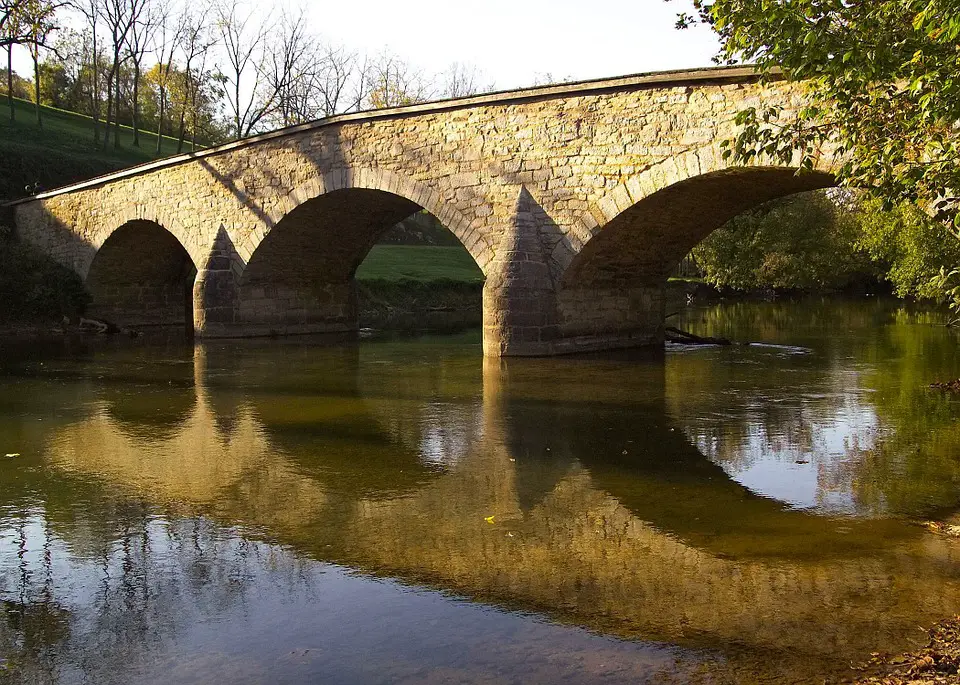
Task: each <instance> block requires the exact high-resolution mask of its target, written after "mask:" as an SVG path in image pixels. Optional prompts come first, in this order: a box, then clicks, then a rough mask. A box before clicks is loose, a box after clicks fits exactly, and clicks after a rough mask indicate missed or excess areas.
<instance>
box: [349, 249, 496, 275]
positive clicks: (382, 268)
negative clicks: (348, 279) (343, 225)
mask: <svg viewBox="0 0 960 685" xmlns="http://www.w3.org/2000/svg"><path fill="white" fill-rule="evenodd" d="M357 280H359V281H391V282H399V281H415V282H421V283H429V282H437V281H448V282H451V281H452V282H456V283H474V284H477V283H482V282H483V273H482V272H481V271H480V269H479V267H478V266H477V265H476V263H475V262H474V261H473V257H471V256H470V253H469V252H467V251H466V250H465V249H464V248H462V247H438V246H434V245H374V246H373V249H372V250H370V254H368V255H367V258H366V259H364V260H363V263H362V264H361V265H360V268H359V269H357Z"/></svg>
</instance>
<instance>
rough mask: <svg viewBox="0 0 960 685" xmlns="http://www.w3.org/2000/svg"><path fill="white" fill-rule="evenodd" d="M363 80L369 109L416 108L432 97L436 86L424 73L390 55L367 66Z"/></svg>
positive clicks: (382, 56)
mask: <svg viewBox="0 0 960 685" xmlns="http://www.w3.org/2000/svg"><path fill="white" fill-rule="evenodd" d="M362 80H363V89H364V93H365V95H364V97H363V102H364V104H365V105H366V107H367V108H368V109H385V108H387V107H404V106H406V105H414V104H416V103H418V102H424V101H426V100H428V99H429V98H430V97H431V95H432V94H433V85H432V84H431V83H430V81H429V80H428V79H427V78H426V77H425V76H424V75H423V73H422V72H420V71H418V70H417V69H414V68H413V67H412V66H411V65H410V64H408V63H407V62H405V61H403V60H402V59H400V58H399V57H397V56H396V55H393V54H390V53H389V52H382V53H381V54H380V55H378V56H377V57H376V58H374V60H373V61H372V62H368V63H367V64H366V65H365V68H364V70H363V79H362Z"/></svg>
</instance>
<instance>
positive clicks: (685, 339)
mask: <svg viewBox="0 0 960 685" xmlns="http://www.w3.org/2000/svg"><path fill="white" fill-rule="evenodd" d="M664 332H665V333H666V338H667V341H668V342H673V343H681V344H683V345H732V344H733V343H731V342H730V341H729V340H727V339H726V338H712V337H710V336H702V335H695V334H693V333H688V332H687V331H681V330H680V329H679V328H674V327H673V326H667V327H666V328H665V329H664Z"/></svg>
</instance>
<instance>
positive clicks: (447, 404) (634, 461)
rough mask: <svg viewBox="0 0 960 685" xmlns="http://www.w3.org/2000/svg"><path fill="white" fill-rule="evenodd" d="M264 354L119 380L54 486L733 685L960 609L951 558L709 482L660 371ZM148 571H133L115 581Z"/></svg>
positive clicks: (136, 367)
mask: <svg viewBox="0 0 960 685" xmlns="http://www.w3.org/2000/svg"><path fill="white" fill-rule="evenodd" d="M273 349H274V350H275V351H274V352H272V353H270V354H266V353H265V350H264V348H262V347H260V346H258V345H256V344H255V343H250V344H239V343H236V344H223V345H205V346H200V347H197V348H196V350H195V353H193V357H192V359H189V358H187V357H181V358H180V359H174V360H172V361H170V362H169V363H167V364H166V365H165V366H164V368H165V369H166V370H167V373H168V374H169V377H168V378H167V379H166V382H164V383H153V382H150V383H147V382H146V381H144V380H143V379H145V378H147V377H151V376H155V374H156V370H157V362H148V361H146V360H145V359H139V360H137V361H136V362H135V363H126V364H122V363H121V364H117V363H116V360H115V359H113V360H111V364H110V366H109V367H104V368H103V369H100V370H101V371H103V372H104V375H105V376H106V377H104V378H101V379H99V380H98V381H97V382H96V383H94V384H92V386H90V387H88V388H87V390H93V391H94V392H95V395H96V400H95V401H93V402H83V403H80V405H82V407H83V408H82V409H78V410H77V412H78V413H77V415H76V417H75V418H73V419H70V420H64V421H61V424H62V425H60V426H58V427H56V428H55V429H54V430H53V432H51V433H45V434H43V436H42V440H43V442H44V443H45V449H46V454H47V457H46V466H47V467H52V469H53V472H54V473H55V474H57V476H56V477H65V478H67V479H76V480H77V481H82V482H84V483H86V484H87V486H88V487H94V488H102V489H103V490H105V491H108V492H111V493H114V494H115V495H116V496H117V497H118V498H119V499H118V500H117V502H125V503H126V504H125V505H124V506H140V507H145V508H146V509H147V510H149V511H151V512H154V515H155V516H160V517H162V518H163V520H170V521H173V522H177V521H181V523H175V525H174V527H176V526H181V527H182V526H185V525H186V524H185V523H182V522H183V521H184V520H187V521H188V520H190V518H191V517H193V519H194V521H195V522H196V521H207V523H204V524H203V525H204V526H210V525H211V524H216V526H219V527H221V528H223V529H225V530H228V531H229V530H233V531H240V533H239V535H240V540H241V546H242V544H246V543H242V541H243V540H248V541H254V540H259V541H261V542H259V543H258V542H249V544H255V545H256V544H261V543H262V542H268V543H279V544H280V545H281V546H282V548H285V549H288V550H291V551H292V553H293V558H295V559H304V560H306V559H314V560H319V561H323V562H333V563H336V564H338V565H342V566H345V567H348V568H351V569H357V570H359V571H361V572H363V573H365V574H372V575H376V576H389V577H392V578H396V579H398V580H399V581H401V582H403V583H414V584H417V585H424V586H426V587H428V588H436V589H439V590H442V591H449V592H453V593H455V594H457V595H461V596H463V597H466V598H469V599H472V600H477V601H480V602H485V603H491V604H494V605H497V606H501V607H506V608H509V609H516V610H521V611H532V612H537V613H539V614H543V615H545V616H548V617H549V618H551V619H552V620H555V621H559V622H561V623H569V624H573V625H578V626H583V627H586V628H588V629H590V630H592V631H598V632H600V633H603V634H607V635H612V636H617V637H623V638H631V639H640V640H645V641H652V642H663V643H668V644H672V645H679V646H681V647H683V648H692V649H694V650H707V653H708V654H711V655H719V657H722V659H721V661H723V662H726V664H727V665H726V666H723V668H722V669H721V671H719V673H720V674H721V675H722V674H723V673H726V674H728V675H729V673H730V672H736V673H738V674H739V675H738V676H737V680H740V681H742V682H748V681H749V680H750V679H753V678H757V679H762V678H766V677H772V676H776V677H780V678H785V679H786V680H791V679H794V678H806V677H812V676H814V675H823V674H824V673H831V672H841V671H842V670H843V669H844V668H845V667H847V666H848V665H849V664H850V663H851V662H858V661H862V660H863V659H865V658H866V657H867V656H868V655H869V653H870V652H872V651H874V650H876V649H880V648H890V649H894V650H898V649H903V648H906V647H908V646H909V645H910V644H911V643H912V642H913V641H914V640H916V639H917V638H918V637H920V634H919V633H918V631H917V626H922V625H929V624H930V623H932V622H934V621H936V620H939V619H942V618H944V617H946V616H949V615H953V614H955V613H956V612H958V611H960V586H958V585H957V583H956V580H957V579H956V572H955V571H953V570H951V569H955V568H958V566H956V562H957V561H958V559H957V556H958V555H957V550H956V549H955V548H954V547H951V546H950V545H949V544H948V543H946V542H944V541H941V540H938V539H935V538H932V537H931V536H930V535H928V534H926V533H925V532H923V531H922V529H921V528H919V527H916V526H910V525H907V524H906V523H903V522H898V521H894V520H888V519H879V518H876V519H869V518H867V519H857V518H835V517H829V516H824V515H818V514H816V513H813V512H809V511H801V510H797V509H793V508H791V507H789V506H787V505H785V504H783V503H780V502H778V501H776V500H773V499H769V498H766V497H763V496H761V495H759V494H755V493H754V492H751V491H750V490H749V489H747V488H745V487H744V486H742V485H740V484H739V483H737V482H735V481H734V480H732V479H731V478H730V477H729V476H728V475H727V474H726V472H725V471H724V470H723V469H722V468H721V467H720V466H718V465H716V464H714V463H713V462H711V461H709V460H708V459H706V458H705V457H704V456H703V455H702V454H701V453H700V452H699V451H698V450H697V449H696V448H695V447H694V445H693V444H692V443H691V442H690V440H688V438H687V437H686V435H685V434H684V432H683V430H682V427H681V426H679V425H677V424H676V423H675V421H674V419H672V418H671V417H670V416H669V415H668V413H667V411H666V409H665V404H666V401H667V390H666V385H667V384H666V381H665V374H664V365H663V363H662V361H657V360H654V361H651V362H649V363H644V362H636V363H633V364H631V366H630V368H631V369H632V371H631V372H630V373H629V374H624V368H625V367H624V365H623V364H618V363H615V362H610V361H603V360H599V359H597V360H590V359H584V360H577V361H573V360H563V362H562V363H556V362H551V361H550V360H533V359H530V360H510V361H505V360H499V359H490V358H488V359H486V360H481V358H480V356H479V355H476V354H474V353H473V352H472V350H471V348H469V347H467V348H465V349H466V350H467V351H468V352H469V353H467V354H463V353H450V351H449V350H448V349H445V348H436V349H433V348H431V346H430V345H426V346H419V347H413V348H411V346H409V345H408V346H407V347H406V348H404V347H403V346H402V345H398V346H396V350H393V349H392V347H391V344H390V343H379V344H369V345H362V346H360V347H351V348H330V349H324V350H318V349H317V348H315V347H309V346H301V345H296V344H288V345H284V346H281V348H280V350H279V351H277V350H276V347H274V348H273ZM401 349H402V350H403V351H402V353H401V352H400V350H401ZM411 349H413V350H414V353H415V355H420V357H421V359H419V360H417V359H411ZM110 369H120V370H121V371H116V372H111V371H110ZM78 392H80V394H81V395H82V396H84V397H86V395H83V392H81V391H78ZM671 392H673V390H671ZM90 484H93V485H92V486H91V485H90ZM114 506H120V505H119V504H115V505H114ZM197 517H199V518H197ZM49 525H53V526H54V527H56V525H57V524H56V522H54V523H52V524H49ZM62 525H63V526H64V527H65V528H70V526H69V525H67V524H62ZM87 534H88V535H92V536H94V537H95V533H92V532H89V531H88V533H87ZM76 535H77V533H76V531H74V532H73V533H72V534H70V535H66V534H65V537H66V538H67V539H71V537H74V538H75V537H76ZM184 535H186V536H187V537H190V535H191V534H187V533H184ZM212 535H213V537H214V538H217V535H216V534H212ZM173 537H174V538H177V536H176V535H175V536H173ZM70 544H72V545H74V546H76V545H78V544H79V543H78V542H77V541H76V540H73V541H72V542H71V543H70ZM91 544H92V543H91ZM80 546H81V547H82V545H80ZM94 546H96V545H94ZM216 547H217V546H216V545H213V547H212V548H211V549H213V548H216ZM75 551H76V550H75ZM218 553H219V554H223V555H226V557H232V556H235V555H236V554H237V553H238V552H237V548H236V544H235V543H230V544H227V543H224V544H222V545H220V547H219V551H214V552H213V556H216V555H217V554H218ZM81 556H83V555H82V554H81ZM91 556H96V555H95V554H92V553H91ZM226 557H225V558H226ZM138 564H139V565H138ZM294 565H296V564H294ZM157 573H160V574H161V575H162V573H163V571H162V569H157V568H150V560H149V558H147V556H143V557H142V558H140V559H139V561H138V562H137V563H132V564H131V565H130V568H127V567H124V575H125V576H126V575H129V576H130V577H129V578H127V579H125V581H124V582H130V583H132V584H134V585H136V584H137V582H138V580H137V579H138V578H146V577H149V576H151V575H153V574H157ZM291 574H292V575H293V576H296V573H295V572H293V571H291ZM157 599H159V600H161V601H163V599H164V598H163V597H158V598H157ZM662 658H663V657H662V656H661V659H662ZM668 660H669V659H668ZM708 661H709V659H708ZM678 663H679V662H678ZM711 663H712V662H711ZM674 668H675V669H677V673H678V676H677V677H680V678H681V680H683V679H688V678H693V675H692V673H691V672H686V673H684V674H683V676H682V677H681V676H680V675H679V673H680V672H681V667H680V666H679V665H675V666H674ZM703 668H704V669H705V670H704V671H703V675H704V677H709V674H710V673H712V672H713V669H712V667H707V666H703ZM717 668H720V667H719V666H718V667H717ZM728 669H732V671H730V670H728ZM716 675H717V673H714V676H716Z"/></svg>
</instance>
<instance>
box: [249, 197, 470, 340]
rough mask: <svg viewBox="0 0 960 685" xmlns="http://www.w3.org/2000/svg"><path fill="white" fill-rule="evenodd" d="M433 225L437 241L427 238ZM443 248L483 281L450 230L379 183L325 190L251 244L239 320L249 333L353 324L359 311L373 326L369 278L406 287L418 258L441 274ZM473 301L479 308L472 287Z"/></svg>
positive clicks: (291, 331) (339, 329) (418, 265)
mask: <svg viewBox="0 0 960 685" xmlns="http://www.w3.org/2000/svg"><path fill="white" fill-rule="evenodd" d="M438 227H439V230H440V231H442V233H443V234H445V235H444V239H445V240H444V243H443V244H442V245H434V244H431V243H430V240H429V238H428V236H433V237H436V236H437V235H438ZM424 234H427V236H425V235H424ZM384 237H387V238H388V239H387V240H385V241H383V244H378V243H379V242H380V241H381V239H383V238H384ZM421 248H423V249H421ZM448 251H453V252H456V253H457V254H456V255H455V256H454V257H453V259H452V261H453V262H455V263H456V264H458V265H459V266H460V267H461V268H462V267H463V265H464V261H466V264H467V265H468V268H470V267H472V268H474V269H476V276H477V281H478V282H481V283H482V274H481V273H480V270H479V267H477V266H476V264H475V262H474V261H473V258H472V257H470V255H469V253H468V252H467V251H466V249H465V248H464V247H463V245H462V244H461V243H460V242H459V240H458V239H457V238H456V236H455V235H454V234H453V233H452V232H451V231H449V230H448V229H446V228H445V227H443V226H442V224H440V223H439V221H438V220H436V219H435V218H434V217H433V216H432V215H430V214H428V213H426V211H425V210H424V209H423V208H422V207H421V206H420V205H419V204H417V203H415V202H413V201H411V200H408V199H407V198H405V197H402V196H399V195H396V194H394V193H390V192H387V191H382V190H374V189H366V188H350V189H341V190H335V191H331V192H328V193H325V194H323V195H320V196H318V197H316V198H313V199H311V200H307V201H306V202H304V203H302V204H300V205H299V206H298V207H296V208H295V209H293V210H291V211H290V212H289V213H288V214H287V215H286V216H284V217H283V218H282V219H281V220H280V221H279V222H277V224H276V225H275V226H274V227H273V229H272V230H271V231H270V233H269V234H268V235H267V236H266V237H265V238H264V239H263V241H262V242H261V243H260V245H259V246H258V247H257V249H256V251H255V252H254V253H253V255H252V257H251V258H250V261H249V262H248V264H247V266H246V268H245V269H244V272H243V275H242V277H241V279H240V283H239V294H240V304H239V307H240V311H239V315H240V320H241V321H242V324H243V326H244V328H245V329H246V331H247V332H248V333H250V334H253V335H289V334H301V333H327V332H348V331H354V330H356V329H357V328H358V326H359V325H360V319H361V314H363V315H364V317H363V318H364V319H365V320H364V321H363V325H378V324H380V323H383V322H382V321H381V320H380V319H378V318H377V314H378V312H376V311H372V312H371V308H370V307H368V306H367V305H369V304H370V302H369V300H370V299H371V298H370V297H369V295H370V293H369V292H368V291H369V287H368V286H369V284H370V282H376V283H378V284H380V286H381V290H382V289H383V285H384V283H387V284H389V283H394V284H395V285H397V286H399V285H401V284H404V285H406V286H408V290H411V288H409V286H410V285H411V284H412V283H414V282H415V281H416V274H417V272H418V268H419V269H420V270H421V271H422V270H423V266H424V264H428V265H431V264H432V267H430V268H428V270H433V271H434V272H436V273H442V270H443V266H444V262H445V261H451V257H450V255H448V254H447V252H448ZM427 252H430V253H431V254H427ZM371 253H372V254H371ZM368 256H371V259H370V260H368V261H369V263H366V264H364V267H363V268H362V269H361V264H362V263H364V262H365V260H366V259H367V257H368ZM358 271H359V282H360V283H359V287H358ZM411 293H412V290H411ZM411 293H408V294H411ZM383 294H384V293H374V295H375V296H376V295H383ZM386 295H387V296H388V298H389V295H390V293H386ZM476 300H477V310H478V311H479V301H480V295H479V287H478V288H477V295H476ZM388 308H389V307H388ZM373 309H374V310H375V309H376V308H375V307H374V308H373ZM381 313H382V312H381ZM371 317H372V318H371ZM477 318H479V314H478V317H477ZM388 323H389V322H388Z"/></svg>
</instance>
